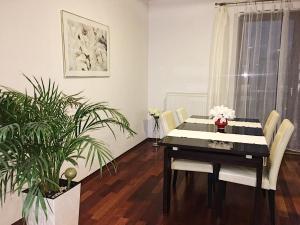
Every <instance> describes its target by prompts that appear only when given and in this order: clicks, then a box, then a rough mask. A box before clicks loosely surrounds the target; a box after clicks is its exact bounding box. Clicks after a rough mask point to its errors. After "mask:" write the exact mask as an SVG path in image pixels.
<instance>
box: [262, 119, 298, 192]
mask: <svg viewBox="0 0 300 225" xmlns="http://www.w3.org/2000/svg"><path fill="white" fill-rule="evenodd" d="M293 131H294V125H293V124H292V123H291V122H290V121H289V120H288V119H285V120H283V122H282V123H281V125H280V127H279V129H278V131H277V133H276V136H275V138H274V141H273V143H272V146H271V151H270V156H269V159H268V166H269V182H270V188H271V189H272V190H276V183H277V177H278V172H279V168H280V164H281V161H282V157H283V154H284V152H285V150H286V146H287V144H288V142H289V140H290V138H291V136H292V133H293Z"/></svg>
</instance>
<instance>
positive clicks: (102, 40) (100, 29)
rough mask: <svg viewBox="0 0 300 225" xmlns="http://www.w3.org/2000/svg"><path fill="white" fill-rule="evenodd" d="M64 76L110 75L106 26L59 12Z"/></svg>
mask: <svg viewBox="0 0 300 225" xmlns="http://www.w3.org/2000/svg"><path fill="white" fill-rule="evenodd" d="M61 29H62V44H63V61H64V76H65V77H109V76H110V43H109V38H110V32H109V27H108V26H106V25H104V24H101V23H98V22H96V21H93V20H90V19H87V18H84V17H82V16H79V15H76V14H74V13H71V12H68V11H65V10H61Z"/></svg>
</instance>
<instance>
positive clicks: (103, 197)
mask: <svg viewBox="0 0 300 225" xmlns="http://www.w3.org/2000/svg"><path fill="white" fill-rule="evenodd" d="M162 153H163V149H159V150H158V151H157V152H156V151H154V150H153V148H152V145H151V143H150V142H145V143H143V144H141V145H139V146H137V147H136V148H135V149H134V150H131V151H130V152H129V153H127V154H126V155H125V156H124V157H121V158H120V159H119V160H118V167H119V172H118V173H117V175H113V176H110V175H107V174H105V175H104V176H103V177H102V178H101V179H100V177H99V176H94V177H92V178H91V179H89V180H88V181H85V182H84V183H83V185H82V192H81V205H80V222H79V224H80V225H94V224H99V225H100V224H101V225H125V224H128V225H163V224H164V225H197V224H199V225H200V224H201V225H208V224H209V225H211V224H212V225H214V224H217V221H216V220H215V219H214V212H213V210H211V209H209V208H207V200H206V199H207V195H206V193H207V177H206V175H205V174H199V173H194V175H193V176H189V177H188V179H186V176H185V173H180V172H179V173H178V182H177V189H176V191H173V192H172V193H173V194H172V201H171V211H170V214H169V216H163V214H162V183H163V160H162V159H163V154H162ZM253 199H254V189H253V188H250V187H245V186H240V185H235V184H228V186H227V193H226V203H225V206H224V211H223V217H222V220H221V225H225V224H228V225H245V224H250V216H251V213H252V207H253ZM276 204H277V210H276V219H277V223H276V224H277V225H300V157H299V156H293V155H288V156H286V157H285V159H284V161H283V163H282V167H281V171H280V176H279V180H278V190H277V192H276ZM260 210H261V213H260V220H261V223H260V224H261V225H268V224H269V214H268V208H267V199H264V198H262V201H261V206H260Z"/></svg>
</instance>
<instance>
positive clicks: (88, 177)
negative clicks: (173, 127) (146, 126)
mask: <svg viewBox="0 0 300 225" xmlns="http://www.w3.org/2000/svg"><path fill="white" fill-rule="evenodd" d="M153 139H154V138H153ZM148 141H151V138H146V139H145V140H143V141H141V142H140V143H138V144H137V145H135V146H133V147H132V148H131V149H129V150H128V151H126V152H124V153H123V154H121V155H119V156H118V157H117V158H115V161H116V162H118V161H119V160H121V159H122V158H124V157H125V156H126V155H127V154H129V153H130V152H131V151H133V150H135V149H136V148H138V147H140V146H141V145H142V144H144V143H146V142H148ZM102 172H103V174H104V173H105V172H108V171H107V168H106V167H104V168H103V171H102ZM98 175H99V170H96V171H95V172H93V173H91V174H90V175H88V176H87V177H85V178H83V179H82V180H81V181H80V183H81V184H85V183H87V182H88V181H89V180H91V179H93V178H94V177H96V176H98Z"/></svg>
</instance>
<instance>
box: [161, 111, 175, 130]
mask: <svg viewBox="0 0 300 225" xmlns="http://www.w3.org/2000/svg"><path fill="white" fill-rule="evenodd" d="M160 118H161V122H162V125H163V130H164V134H165V135H167V134H168V133H169V132H170V131H171V130H173V129H175V127H176V123H175V119H174V116H173V113H172V112H171V111H165V112H163V113H162V114H161V115H160Z"/></svg>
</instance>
